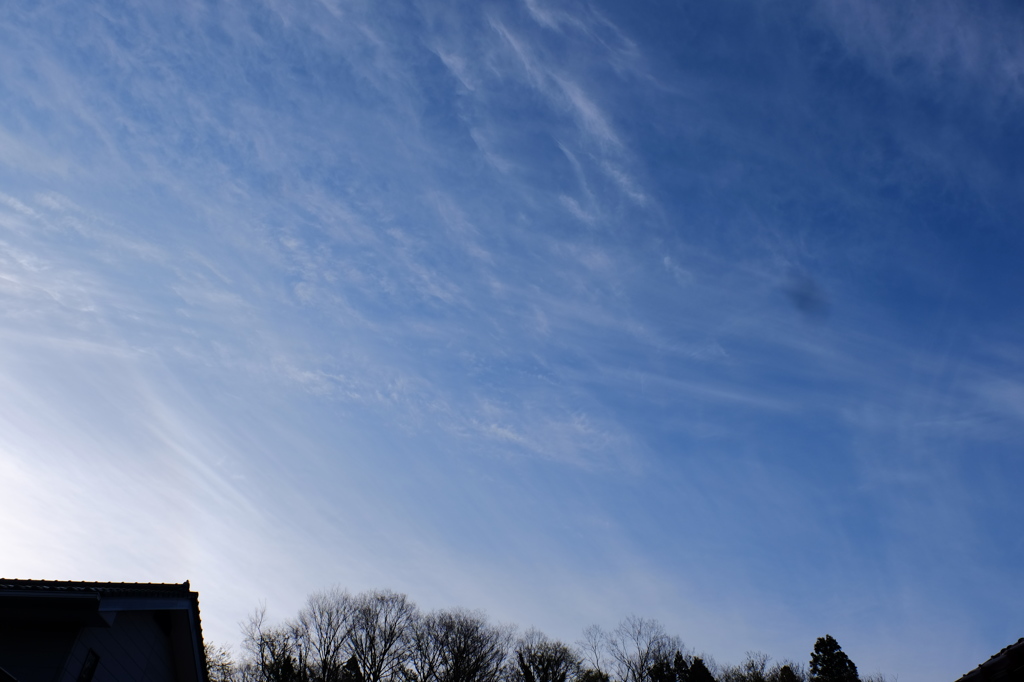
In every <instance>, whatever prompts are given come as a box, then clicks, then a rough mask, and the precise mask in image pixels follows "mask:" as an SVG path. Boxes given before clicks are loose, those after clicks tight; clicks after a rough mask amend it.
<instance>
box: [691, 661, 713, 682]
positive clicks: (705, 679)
mask: <svg viewBox="0 0 1024 682" xmlns="http://www.w3.org/2000/svg"><path fill="white" fill-rule="evenodd" d="M690 682H715V676H714V675H712V674H711V671H710V670H708V667H707V666H706V665H704V659H702V658H700V657H699V656H694V657H693V663H691V664H690Z"/></svg>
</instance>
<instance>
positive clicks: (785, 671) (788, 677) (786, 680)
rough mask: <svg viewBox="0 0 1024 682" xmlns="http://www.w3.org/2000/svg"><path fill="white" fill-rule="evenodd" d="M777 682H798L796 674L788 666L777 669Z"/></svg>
mask: <svg viewBox="0 0 1024 682" xmlns="http://www.w3.org/2000/svg"><path fill="white" fill-rule="evenodd" d="M777 679H778V682H800V680H799V678H798V677H797V676H796V673H794V672H793V669H792V668H790V667H789V666H788V665H784V666H782V667H781V668H779V675H778V678H777Z"/></svg>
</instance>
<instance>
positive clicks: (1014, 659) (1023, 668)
mask: <svg viewBox="0 0 1024 682" xmlns="http://www.w3.org/2000/svg"><path fill="white" fill-rule="evenodd" d="M957 682H1024V637H1022V638H1021V639H1018V640H1017V642H1016V643H1015V644H1011V645H1010V646H1008V647H1006V648H1005V649H1003V650H1002V651H1000V652H999V653H997V654H996V655H995V656H993V657H992V658H990V659H988V660H987V661H985V662H984V663H982V664H981V665H979V666H978V667H977V668H975V669H974V670H972V671H971V672H969V673H967V674H966V675H964V676H963V677H961V678H960V679H959V680H957Z"/></svg>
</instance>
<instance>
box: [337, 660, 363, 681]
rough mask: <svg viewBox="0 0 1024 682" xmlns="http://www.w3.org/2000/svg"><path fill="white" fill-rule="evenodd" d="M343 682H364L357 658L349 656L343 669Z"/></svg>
mask: <svg viewBox="0 0 1024 682" xmlns="http://www.w3.org/2000/svg"><path fill="white" fill-rule="evenodd" d="M341 682H363V672H362V671H361V670H360V669H359V661H357V660H356V657H355V656H349V659H348V661H347V662H346V663H345V667H343V668H342V669H341Z"/></svg>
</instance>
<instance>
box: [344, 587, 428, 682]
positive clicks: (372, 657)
mask: <svg viewBox="0 0 1024 682" xmlns="http://www.w3.org/2000/svg"><path fill="white" fill-rule="evenodd" d="M352 607H353V608H352V628H351V633H350V636H349V644H348V650H349V651H350V652H351V654H352V655H353V656H355V658H356V661H357V662H358V663H359V669H360V671H361V672H362V675H363V677H364V678H365V680H366V682H393V681H394V680H398V679H400V677H401V676H402V675H403V671H404V667H405V665H404V664H405V659H406V655H407V650H408V644H409V638H410V636H411V634H412V626H413V623H414V621H415V619H416V614H417V611H416V605H415V604H413V603H412V602H411V601H410V600H409V598H408V597H406V596H405V595H404V594H398V593H397V592H392V591H390V590H374V591H372V592H363V593H361V594H359V595H357V596H356V597H355V598H354V599H353V600H352Z"/></svg>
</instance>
